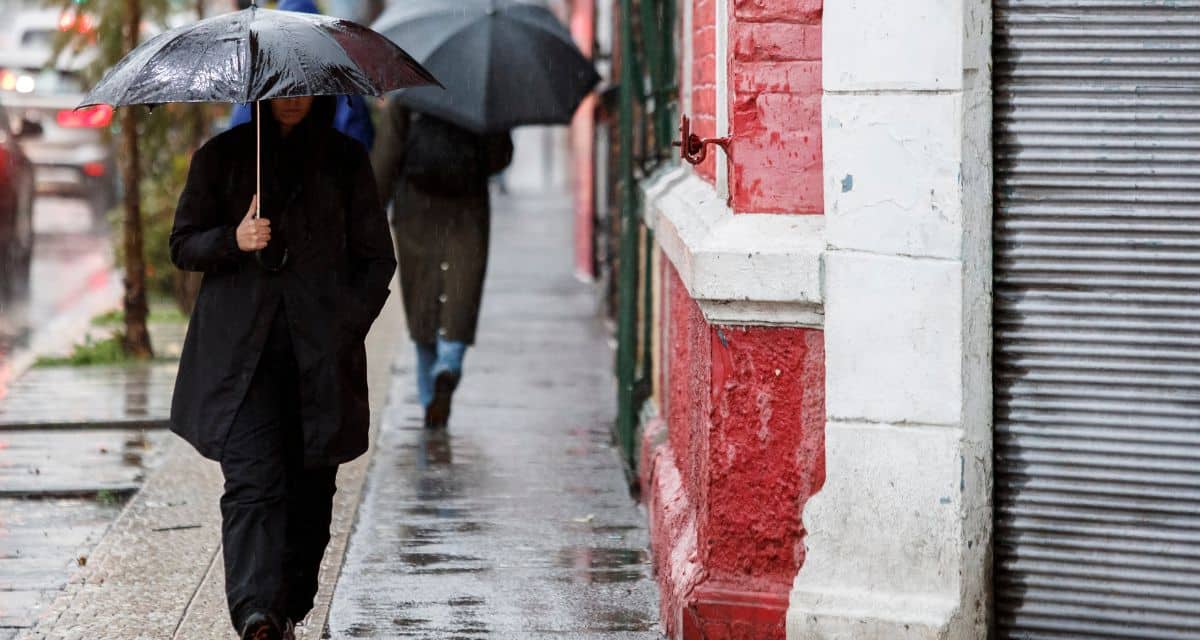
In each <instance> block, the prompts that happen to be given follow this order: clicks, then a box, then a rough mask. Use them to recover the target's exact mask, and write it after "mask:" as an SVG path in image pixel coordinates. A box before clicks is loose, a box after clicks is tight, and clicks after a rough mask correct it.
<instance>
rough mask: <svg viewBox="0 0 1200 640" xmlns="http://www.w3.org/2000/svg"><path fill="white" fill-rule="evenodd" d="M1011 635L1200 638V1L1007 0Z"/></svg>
mask: <svg viewBox="0 0 1200 640" xmlns="http://www.w3.org/2000/svg"><path fill="white" fill-rule="evenodd" d="M994 7H995V13H994V25H995V44H994V54H995V64H994V80H995V107H996V109H995V114H996V122H995V153H996V185H995V187H996V192H995V201H996V218H995V292H996V298H995V336H996V337H995V340H996V342H995V348H996V351H995V367H996V369H995V371H996V374H995V383H996V386H995V397H996V407H995V408H996V439H995V448H996V492H995V501H996V532H995V535H996V567H995V568H996V575H995V580H996V583H995V589H996V590H995V595H996V621H997V628H998V630H999V634H998V635H999V637H1001V638H1021V639H1033V638H1056V639H1057V638H1088V639H1089V640H1090V639H1094V638H1188V639H1197V638H1200V0H997V1H996V2H995V3H994Z"/></svg>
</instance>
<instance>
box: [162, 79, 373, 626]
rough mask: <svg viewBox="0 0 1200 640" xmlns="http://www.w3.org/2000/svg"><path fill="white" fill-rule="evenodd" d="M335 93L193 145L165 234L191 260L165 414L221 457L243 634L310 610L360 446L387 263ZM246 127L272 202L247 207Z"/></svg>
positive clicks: (231, 576)
mask: <svg viewBox="0 0 1200 640" xmlns="http://www.w3.org/2000/svg"><path fill="white" fill-rule="evenodd" d="M334 101H335V98H333V97H317V98H312V97H308V98H292V99H282V100H272V101H270V103H269V108H265V109H263V110H262V113H261V116H260V117H261V120H262V121H261V123H259V122H251V123H250V124H245V125H241V126H238V127H235V128H234V129H231V130H230V131H228V132H226V133H223V134H221V135H219V136H217V137H216V138H214V139H213V140H211V141H210V142H209V143H208V144H206V145H205V146H203V147H202V148H201V149H200V150H199V151H197V152H196V154H195V157H194V158H193V160H192V168H191V171H190V173H189V175H188V180H187V186H186V187H185V188H184V191H183V194H182V195H181V196H180V199H179V206H178V209H177V210H176V213H175V226H174V229H173V230H172V232H171V258H172V260H173V261H174V263H175V264H176V265H177V266H178V267H179V268H181V269H185V270H189V271H201V272H204V274H205V277H204V282H203V285H202V288H201V291H200V296H199V299H198V301H197V303H196V311H195V313H194V315H193V317H192V321H191V326H190V328H189V331H188V336H187V341H186V343H185V345H184V352H183V356H182V359H181V362H180V368H179V379H178V381H177V384H176V391H175V398H174V402H173V405H172V423H173V427H175V429H176V431H177V432H180V433H182V434H183V435H185V437H188V438H189V440H191V441H192V442H193V443H194V444H197V446H198V448H200V449H201V451H202V452H203V453H206V454H208V455H209V456H210V457H213V458H215V459H217V460H219V461H220V463H221V471H222V473H223V474H224V476H225V493H224V495H223V496H222V497H221V514H222V517H223V528H222V529H223V530H222V542H223V547H224V553H225V585H226V592H227V595H228V600H229V608H230V615H231V617H232V620H233V622H234V625H235V628H237V629H238V630H239V631H240V632H241V633H242V634H243V637H244V638H252V639H254V640H271V639H275V638H286V637H288V635H287V634H288V633H290V631H289V629H290V627H291V625H292V623H293V622H294V621H299V620H302V619H303V618H304V616H305V615H307V613H308V611H309V609H311V607H312V602H313V596H314V595H315V594H316V591H317V575H318V571H319V569H320V564H321V558H322V557H323V556H324V553H325V546H326V544H328V542H329V524H330V518H331V514H332V507H333V494H334V491H335V489H336V486H335V478H336V476H337V468H338V466H337V465H338V462H340V461H344V460H349V459H351V458H353V457H355V456H357V455H358V454H359V453H361V452H362V451H363V450H365V448H366V444H367V443H366V440H367V426H368V406H367V388H366V354H365V351H364V346H363V340H364V338H365V336H366V333H367V330H368V329H369V328H370V326H371V323H372V322H373V320H374V318H375V316H376V315H377V314H378V313H379V310H380V309H381V308H382V306H383V303H384V300H385V299H386V298H387V296H388V283H389V282H390V280H391V278H392V274H393V273H394V271H395V267H396V262H395V259H394V257H393V253H392V246H391V243H390V241H389V239H388V235H387V218H386V214H385V213H384V211H383V209H382V208H381V207H380V205H379V202H378V200H377V199H376V197H375V194H376V188H375V182H374V177H373V176H372V172H371V167H370V163H369V160H368V158H367V155H366V151H365V150H364V149H363V148H362V145H360V144H359V143H358V142H356V141H354V140H353V139H351V138H349V137H347V136H344V135H342V134H340V133H338V132H336V131H335V130H334V129H333V111H334ZM260 124H261V128H262V146H263V170H262V191H261V194H262V197H263V198H264V199H265V201H266V202H274V203H275V205H274V206H273V207H271V208H270V209H269V211H270V212H271V213H270V214H269V215H268V216H264V217H262V218H257V219H256V218H255V217H254V213H255V210H256V205H257V196H256V195H255V179H254V178H255V171H254V166H253V161H254V157H255V155H254V150H255V142H256V135H255V133H256V127H257V126H259V125H260ZM313 399H316V400H317V402H312V401H311V400H313ZM305 423H308V424H314V425H324V426H323V427H321V428H319V429H317V430H316V431H315V432H306V430H305V429H303V428H302V425H303V424H305ZM221 424H227V425H228V428H227V429H224V430H220V431H218V430H216V429H214V427H215V426H216V425H221ZM314 439H320V440H323V442H315V441H314Z"/></svg>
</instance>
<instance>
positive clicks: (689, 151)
mask: <svg viewBox="0 0 1200 640" xmlns="http://www.w3.org/2000/svg"><path fill="white" fill-rule="evenodd" d="M679 137H680V139H679V140H676V141H675V142H672V143H671V144H673V145H675V146H676V147H679V157H680V158H683V159H684V160H687V161H688V162H690V163H692V164H700V163H701V162H704V159H705V158H707V157H708V145H710V144H715V145H717V146H718V147H721V150H722V151H724V152H725V155H729V142H730V138H729V136H726V137H724V138H701V137H700V136H698V135H696V134H694V133H692V121H691V120H690V119H689V118H688V117H687V116H680V118H679ZM684 141H686V142H687V144H684Z"/></svg>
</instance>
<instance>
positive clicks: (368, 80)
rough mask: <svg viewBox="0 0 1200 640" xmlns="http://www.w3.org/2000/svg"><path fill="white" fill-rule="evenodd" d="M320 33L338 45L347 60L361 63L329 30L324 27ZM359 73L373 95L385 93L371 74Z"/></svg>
mask: <svg viewBox="0 0 1200 640" xmlns="http://www.w3.org/2000/svg"><path fill="white" fill-rule="evenodd" d="M318 33H320V34H321V35H322V36H324V37H325V39H327V40H329V41H330V42H332V43H333V44H334V46H336V47H337V48H338V49H339V50H341V52H342V53H343V54H345V55H346V59H347V60H349V61H350V62H353V63H354V64H355V66H357V65H358V64H359V63H358V61H357V60H355V59H354V56H352V55H350V52H349V51H346V47H343V46H342V43H340V42H338V39H337V38H335V37H333V35H332V34H330V33H329V32H328V31H325V30H323V29H322V30H318ZM359 75H361V76H362V77H363V80H365V81H366V84H367V85H369V86H370V87H371V91H372V92H373V93H372V95H376V96H377V95H379V94H381V93H383V91H381V89H380V87H379V85H378V84H376V83H375V82H374V81H373V80H371V78H370V76H368V75H367V74H365V73H360V74H359Z"/></svg>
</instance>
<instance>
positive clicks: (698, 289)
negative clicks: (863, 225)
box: [643, 167, 825, 328]
mask: <svg viewBox="0 0 1200 640" xmlns="http://www.w3.org/2000/svg"><path fill="white" fill-rule="evenodd" d="M643 195H644V202H645V214H644V215H645V219H646V224H647V225H648V226H650V227H651V228H653V229H654V231H655V237H656V239H657V241H658V244H659V245H660V246H661V247H662V251H663V253H664V254H666V256H667V257H668V258H669V259H670V260H671V262H672V264H674V265H675V269H676V270H677V271H678V272H679V276H680V278H681V279H682V280H683V283H684V285H685V286H686V287H687V289H688V293H689V294H691V296H692V297H693V298H695V299H696V301H697V302H698V303H700V308H701V310H702V311H703V312H704V315H705V318H706V319H707V320H708V321H709V322H711V323H715V324H743V325H782V326H801V327H814V328H820V327H821V326H822V325H823V323H824V313H823V308H822V305H823V300H822V296H821V255H822V253H823V252H824V250H825V217H824V216H819V215H783V214H755V213H743V214H736V215H735V214H734V213H733V211H732V210H731V209H730V208H729V206H728V204H727V203H726V202H725V201H724V200H722V199H721V198H720V197H718V195H717V191H716V189H714V188H713V186H712V185H710V184H709V183H707V182H705V181H704V180H703V179H702V178H700V177H699V176H697V175H696V174H695V172H693V171H692V170H691V169H690V168H685V167H675V168H673V169H671V170H669V171H666V172H663V173H661V174H659V175H657V176H655V177H653V178H651V179H650V180H648V181H647V182H646V183H645V184H644V185H643Z"/></svg>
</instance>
